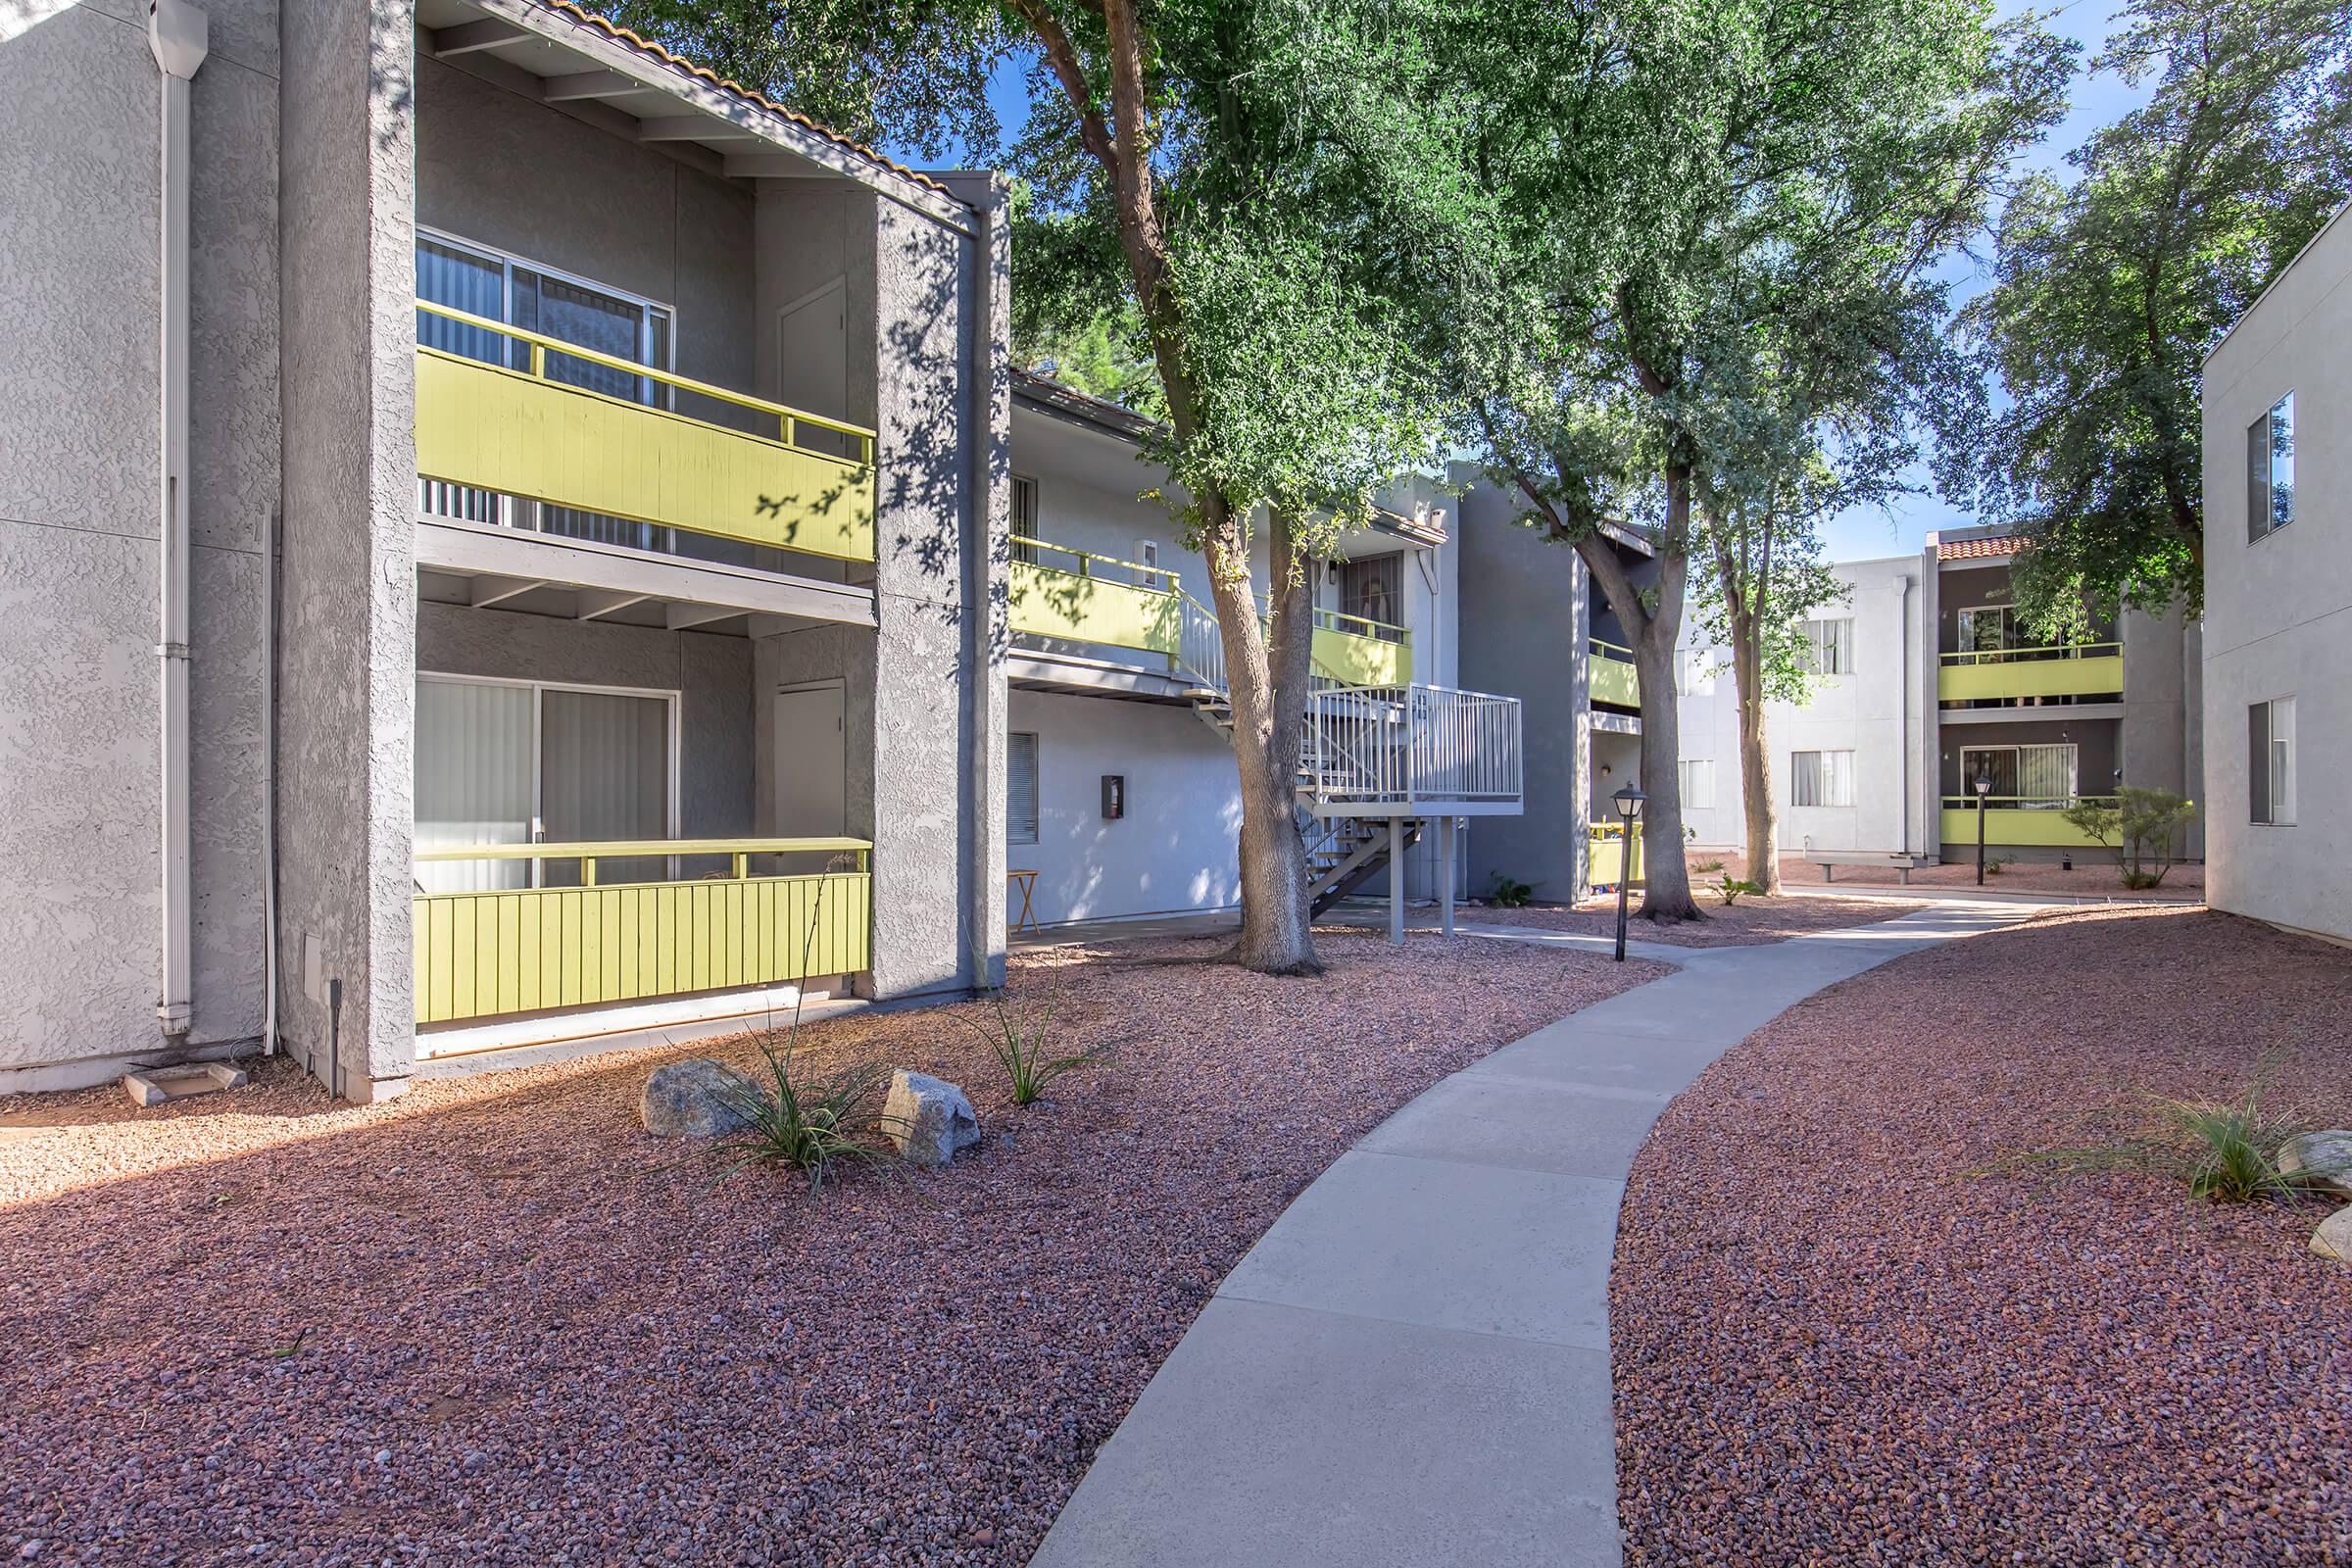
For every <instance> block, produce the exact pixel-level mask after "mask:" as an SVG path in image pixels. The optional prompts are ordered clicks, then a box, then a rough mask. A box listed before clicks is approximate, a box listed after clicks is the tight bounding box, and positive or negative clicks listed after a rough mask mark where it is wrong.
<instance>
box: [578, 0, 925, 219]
mask: <svg viewBox="0 0 2352 1568" xmlns="http://www.w3.org/2000/svg"><path fill="white" fill-rule="evenodd" d="M538 3H539V4H540V5H543V6H545V7H546V8H547V9H548V10H550V11H561V12H563V13H564V15H565V16H567V17H571V18H573V19H574V20H576V21H578V22H582V23H585V24H586V25H589V26H591V27H594V28H595V29H596V30H597V31H599V32H601V33H603V34H604V35H605V36H607V37H608V38H612V39H614V40H616V41H618V42H620V43H625V44H627V45H628V46H629V47H630V48H632V49H634V50H636V51H637V52H638V53H640V54H645V55H651V56H652V57H653V58H654V59H656V60H659V61H661V62H662V64H663V65H665V66H668V67H670V68H671V69H673V70H677V71H683V72H684V73H687V74H688V75H690V76H694V77H698V78H700V79H701V80H703V81H707V82H709V83H710V84H711V86H713V87H716V88H718V89H719V90H720V91H722V92H726V93H731V94H733V95H734V96H735V97H737V98H740V99H742V100H743V101H744V102H745V103H748V104H756V105H758V106H759V107H760V108H761V109H764V110H767V111H768V112H769V113H770V114H776V115H782V116H783V117H784V118H785V119H786V120H789V121H791V122H792V123H794V124H796V125H799V126H801V127H802V128H803V129H806V130H812V131H814V132H816V133H817V134H818V135H819V136H822V137H824V138H825V139H826V140H827V141H829V142H832V143H833V144H834V145H836V146H839V147H844V148H847V149H848V150H849V151H851V152H854V153H856V154H857V155H858V157H860V158H863V159H865V160H866V161H868V162H869V163H874V164H878V165H880V166H881V167H882V168H884V169H887V170H890V171H891V172H894V173H899V174H904V175H906V176H907V178H908V179H911V180H913V181H914V182H915V183H916V184H918V185H921V186H924V187H925V188H926V189H930V190H935V191H938V192H940V193H941V194H942V195H945V194H947V192H948V188H947V187H946V186H945V185H942V184H941V183H940V182H939V181H938V180H936V179H933V178H931V177H930V176H929V175H928V174H922V173H918V172H915V171H914V170H911V169H908V168H907V166H906V165H905V164H902V163H899V162H897V161H896V160H894V159H889V158H885V157H883V156H882V155H881V154H880V153H878V152H876V151H874V149H872V148H871V147H868V146H866V145H865V144H864V143H863V142H860V141H854V140H852V139H851V138H850V137H848V136H844V135H843V134H842V133H841V132H840V131H838V130H835V129H833V128H832V127H831V126H829V125H820V124H818V123H816V122H815V121H813V120H810V119H809V117H808V116H807V115H804V114H802V113H800V112H799V111H797V110H792V109H787V108H785V107H784V106H783V105H782V104H780V103H777V102H776V101H775V100H774V99H772V98H770V97H768V96H766V95H765V94H764V93H758V92H754V91H753V90H752V89H751V88H749V87H746V86H745V85H743V83H741V82H739V81H730V80H728V79H727V78H726V77H724V76H722V75H720V74H719V73H717V72H715V71H711V70H710V69H709V68H708V67H705V66H698V65H696V64H695V63H694V62H693V61H691V60H688V59H687V58H686V57H685V56H683V55H673V54H671V53H670V52H669V51H668V50H667V49H664V48H662V46H661V45H660V44H658V43H656V42H654V41H653V40H652V39H651V38H643V37H639V36H638V35H637V34H636V33H634V32H631V31H630V30H629V29H628V28H626V27H624V26H622V25H620V24H619V23H617V22H614V21H613V20H612V19H611V18H609V17H601V16H598V15H597V14H596V13H595V12H593V11H590V10H588V9H587V8H586V7H585V6H579V5H574V4H573V3H572V0H538Z"/></svg>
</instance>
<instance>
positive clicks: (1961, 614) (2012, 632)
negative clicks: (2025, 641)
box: [1952, 605, 2017, 654]
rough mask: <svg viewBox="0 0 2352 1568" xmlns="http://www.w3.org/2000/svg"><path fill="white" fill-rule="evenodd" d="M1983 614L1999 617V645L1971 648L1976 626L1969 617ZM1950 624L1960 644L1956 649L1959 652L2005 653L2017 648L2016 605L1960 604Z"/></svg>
mask: <svg viewBox="0 0 2352 1568" xmlns="http://www.w3.org/2000/svg"><path fill="white" fill-rule="evenodd" d="M1985 614H1993V615H1999V616H2000V617H2001V646H2000V647H1998V648H1972V647H1970V646H1969V644H1970V643H1971V641H1972V640H1973V634H1974V632H1975V630H1976V627H1975V625H1974V624H1973V623H1972V622H1971V621H1970V619H1969V617H1970V616H1972V615H1985ZM1952 626H1953V636H1954V640H1955V641H1956V642H1958V643H1959V645H1960V646H1959V648H1958V650H1957V651H1958V652H1960V653H1963V654H1979V653H1985V654H1991V653H2000V654H2006V653H2011V652H2014V651H2015V650H2016V648H2017V607H2016V606H2015V605H1962V606H1960V607H1959V609H1958V612H1957V613H1956V615H1955V617H1954V619H1953V622H1952Z"/></svg>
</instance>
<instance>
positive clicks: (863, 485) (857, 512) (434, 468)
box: [417, 300, 875, 561]
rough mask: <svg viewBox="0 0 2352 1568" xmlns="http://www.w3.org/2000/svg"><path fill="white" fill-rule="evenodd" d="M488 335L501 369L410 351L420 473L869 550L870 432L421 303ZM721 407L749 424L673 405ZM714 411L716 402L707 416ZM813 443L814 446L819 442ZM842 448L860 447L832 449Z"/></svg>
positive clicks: (753, 535)
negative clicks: (619, 392) (605, 385)
mask: <svg viewBox="0 0 2352 1568" xmlns="http://www.w3.org/2000/svg"><path fill="white" fill-rule="evenodd" d="M417 309H418V310H419V311H422V312H423V313H425V314H426V315H428V316H434V317H439V318H442V319H446V320H449V321H453V322H456V323H457V324H458V325H460V326H463V327H467V328H470V329H472V330H474V331H476V332H482V333H489V334H492V335H494V336H495V338H496V339H497V340H498V341H499V342H500V344H501V346H502V347H503V348H504V349H505V353H504V354H503V356H502V358H503V359H504V361H505V363H503V364H491V363H488V362H487V361H484V360H480V359H475V358H472V357H470V356H467V355H464V354H453V353H450V352H448V351H446V350H442V349H434V348H422V347H420V348H418V349H417V473H418V475H419V476H421V477H423V478H425V479H433V480H440V481H442V482H444V483H447V484H453V485H462V486H466V487H467V488H470V489H476V490H486V491H491V492H494V493H497V494H500V495H511V496H522V497H526V498H528V499H530V500H533V501H538V502H542V503H544V504H546V505H549V506H555V507H564V508H569V509H572V510H576V511H580V512H588V513H597V514H601V515H606V516H613V517H625V518H628V519H630V520H632V521H636V522H646V523H652V524H655V525H657V526H661V527H670V528H685V529H689V530H691V531H693V532H695V533H705V534H711V535H714V536H715V537H718V538H721V539H734V540H739V541H741V542H743V543H746V544H754V545H768V546H772V547H774V548H776V549H780V550H795V551H803V552H806V553H808V554H810V555H817V556H831V557H836V558H838V559H841V560H844V561H871V560H873V559H874V496H875V486H874V432H873V431H871V430H868V429H865V428H863V427H862V426H859V425H854V424H844V423H842V422H840V421H839V420H836V419H827V418H823V417H819V416H816V415H813V414H804V413H802V412H801V411H800V410H798V409H791V408H787V407H785V406H784V405H783V404H781V403H769V402H767V401H765V400H764V399H760V398H755V397H751V396H749V395H747V394H745V393H741V392H732V391H729V390H727V389H726V388H724V387H717V386H711V385H710V384H708V383H706V382H702V381H695V380H691V379H689V378H687V377H685V376H682V375H673V374H671V373H670V372H668V371H666V370H661V369H657V368H653V367H651V366H646V365H638V364H634V363H632V362H631V361H628V360H623V359H617V358H614V357H613V356H612V355H609V354H599V353H597V352H596V351H595V350H593V349H588V348H583V347H581V346H580V345H578V344H576V343H566V342H564V340H563V339H561V338H553V337H546V336H543V335H541V334H540V333H537V332H528V331H524V330H523V329H521V328H520V327H515V326H508V325H506V324H504V323H503V322H499V321H493V320H491V319H488V318H487V317H480V316H473V315H469V314H467V313H466V312H465V311H458V310H452V309H450V308H449V307H447V306H442V305H432V304H427V303H426V302H424V301H422V300H419V301H418V302H417ZM551 361H552V362H554V363H555V366H556V368H558V369H559V370H561V369H562V368H564V366H566V365H567V364H572V363H577V364H582V365H589V366H595V367H598V368H602V369H605V370H612V371H618V372H621V373H623V374H626V375H628V376H630V377H632V378H633V379H632V382H631V384H633V385H643V386H646V387H649V388H653V389H657V390H655V391H654V392H653V393H652V395H653V396H654V397H655V398H656V399H657V401H659V402H662V403H666V404H669V405H671V407H666V408H658V407H654V406H652V405H651V404H648V403H640V402H632V401H630V400H629V399H627V398H619V397H612V396H609V395H607V394H605V393H603V392H596V391H591V390H589V389H588V388H586V387H581V386H574V385H571V384H569V383H568V382H566V381H564V380H562V379H559V378H556V377H553V376H551V375H550V373H549V366H550V362H551ZM680 404H687V405H690V406H694V407H702V406H704V405H707V404H717V405H718V406H719V408H720V409H723V410H724V411H726V413H725V417H727V418H728V419H730V420H733V421H735V422H737V423H740V424H742V425H743V426H745V427H746V428H743V429H735V428H730V427H729V425H727V424H718V423H713V422H711V420H708V419H700V418H694V417H689V416H687V415H685V414H681V413H677V412H675V408H676V406H678V405H680ZM713 412H716V411H713ZM812 438H813V441H814V444H811V439H812ZM833 445H838V446H839V447H841V448H844V449H847V450H849V451H854V452H855V453H856V456H854V457H850V456H842V455H838V454H837V453H835V452H833V451H829V450H826V447H828V446H833Z"/></svg>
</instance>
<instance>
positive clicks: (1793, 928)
mask: <svg viewBox="0 0 2352 1568" xmlns="http://www.w3.org/2000/svg"><path fill="white" fill-rule="evenodd" d="M1698 907H1699V909H1700V911H1701V912H1702V913H1704V914H1705V915H1706V918H1705V919H1703V920H1697V921H1691V920H1684V921H1678V922H1676V923H1674V924H1671V925H1666V924H1653V923H1652V922H1650V921H1648V920H1644V919H1642V917H1641V909H1642V895H1641V891H1640V890H1639V889H1636V890H1635V893H1634V898H1633V910H1634V914H1633V917H1632V919H1630V920H1629V921H1628V923H1627V926H1626V935H1627V936H1628V937H1629V938H1631V939H1632V940H1633V941H1636V942H1662V943H1667V944H1669V945H1671V946H1674V947H1678V948H1738V947H1753V946H1756V945H1757V944H1759V943H1765V942H1786V941H1787V940H1788V939H1789V938H1790V937H1801V936H1803V935H1805V934H1806V933H1807V932H1811V931H1842V930H1845V929H1848V928H1850V927H1853V926H1858V925H1876V924H1877V923H1878V922H1879V921H1881V920H1891V919H1893V918H1894V917H1895V916H1896V915H1898V914H1909V913H1910V912H1911V911H1912V910H1914V909H1923V908H1926V907H1927V906H1926V905H1924V904H1921V903H1919V902H1917V901H1916V900H1913V901H1904V900H1900V899H1846V898H1838V899H1807V898H1779V899H1760V898H1755V897H1753V896H1750V897H1748V898H1743V899H1741V900H1740V902H1739V903H1737V904H1735V905H1732V906H1731V907H1729V908H1726V907H1724V904H1723V901H1722V900H1721V899H1719V898H1717V897H1716V896H1715V895H1713V894H1711V893H1701V894H1699V895H1698ZM1461 918H1463V919H1465V920H1474V921H1477V922H1479V923H1480V924H1483V925H1516V926H1530V927H1534V928H1536V929H1539V930H1544V931H1572V932H1580V933H1583V934H1585V935H1588V936H1598V937H1613V936H1615V935H1616V934H1617V901H1616V899H1615V898H1614V897H1611V898H1608V899H1605V900H1594V901H1593V902H1592V903H1590V904H1584V905H1579V906H1578V907H1575V908H1568V907H1562V906H1557V905H1551V906H1541V907H1528V908H1523V909H1504V908H1494V907H1483V906H1482V907H1478V908H1474V909H1465V910H1463V911H1462V914H1461Z"/></svg>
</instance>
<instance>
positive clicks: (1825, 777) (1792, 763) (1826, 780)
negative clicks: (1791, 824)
mask: <svg viewBox="0 0 2352 1568" xmlns="http://www.w3.org/2000/svg"><path fill="white" fill-rule="evenodd" d="M1806 757H1812V758H1822V759H1827V758H1832V757H1842V758H1844V759H1845V799H1844V800H1842V801H1840V800H1837V799H1834V798H1833V799H1826V800H1818V801H1806V800H1799V799H1798V797H1799V796H1800V795H1802V794H1803V793H1804V791H1803V789H1802V787H1801V785H1800V782H1799V781H1800V780H1801V779H1802V778H1803V776H1804V775H1803V773H1802V772H1801V771H1800V769H1799V766H1798V759H1800V758H1806ZM1814 769H1815V772H1816V774H1817V776H1818V778H1819V781H1820V786H1821V787H1820V790H1819V792H1818V793H1820V794H1823V795H1825V796H1830V797H1835V796H1836V795H1837V793H1838V791H1837V789H1836V782H1837V769H1836V767H1835V766H1834V765H1832V764H1830V763H1828V762H1827V761H1818V762H1816V763H1815V764H1814ZM1859 798H1860V789H1859V781H1858V780H1857V779H1856V778H1855V776H1854V751H1853V749H1852V748H1851V747H1834V746H1825V747H1817V748H1815V749H1813V750H1810V751H1803V752H1790V753H1789V806H1790V807H1792V808H1796V807H1801V808H1803V809H1806V810H1823V811H1845V810H1851V809H1853V807H1854V803H1855V801H1856V800H1858V799H1859Z"/></svg>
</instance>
